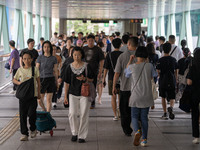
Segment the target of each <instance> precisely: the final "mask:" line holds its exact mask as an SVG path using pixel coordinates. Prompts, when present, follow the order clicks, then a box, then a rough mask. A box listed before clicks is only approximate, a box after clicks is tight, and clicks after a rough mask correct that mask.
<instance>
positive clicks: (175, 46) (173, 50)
mask: <svg viewBox="0 0 200 150" xmlns="http://www.w3.org/2000/svg"><path fill="white" fill-rule="evenodd" d="M176 48H177V46H175V47H174V49H173V51H172V52H171V54H170V56H171V55H172V54H173V53H174V51H175V50H176Z"/></svg>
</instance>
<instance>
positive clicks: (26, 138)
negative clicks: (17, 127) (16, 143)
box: [20, 135, 28, 141]
mask: <svg viewBox="0 0 200 150" xmlns="http://www.w3.org/2000/svg"><path fill="white" fill-rule="evenodd" d="M20 141H28V136H27V135H22V137H21V138H20Z"/></svg>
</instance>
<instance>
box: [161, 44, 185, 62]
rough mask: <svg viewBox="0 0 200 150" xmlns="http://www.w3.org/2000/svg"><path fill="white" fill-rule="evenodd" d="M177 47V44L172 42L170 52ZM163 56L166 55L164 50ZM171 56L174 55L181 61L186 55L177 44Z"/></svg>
mask: <svg viewBox="0 0 200 150" xmlns="http://www.w3.org/2000/svg"><path fill="white" fill-rule="evenodd" d="M175 47H176V45H175V44H172V48H171V51H170V52H169V54H171V53H172V51H173V50H174V48H175ZM163 56H164V52H162V55H161V57H163ZM171 56H172V57H174V58H175V59H176V61H179V59H181V58H183V56H184V55H183V51H182V50H181V48H180V47H178V46H177V47H176V49H175V51H174V52H173V53H172V55H171Z"/></svg>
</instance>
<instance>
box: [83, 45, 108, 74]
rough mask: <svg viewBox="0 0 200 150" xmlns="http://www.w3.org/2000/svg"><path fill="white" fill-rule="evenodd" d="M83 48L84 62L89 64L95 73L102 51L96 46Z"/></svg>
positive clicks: (102, 57)
mask: <svg viewBox="0 0 200 150" xmlns="http://www.w3.org/2000/svg"><path fill="white" fill-rule="evenodd" d="M83 50H84V52H85V60H86V62H87V63H88V64H90V66H91V68H92V70H93V72H94V74H95V75H97V74H98V69H99V62H100V61H101V60H103V59H104V53H103V51H102V50H101V48H99V47H97V46H94V47H93V48H89V47H88V46H85V47H84V48H83Z"/></svg>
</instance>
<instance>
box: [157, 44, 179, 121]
mask: <svg viewBox="0 0 200 150" xmlns="http://www.w3.org/2000/svg"><path fill="white" fill-rule="evenodd" d="M163 51H164V57H162V58H160V59H159V61H158V65H157V66H156V69H157V71H158V74H159V77H160V78H159V95H160V97H162V106H163V111H164V115H163V116H162V119H164V120H167V119H168V116H167V104H166V100H165V98H167V97H168V98H169V99H170V107H168V112H169V118H170V119H174V118H175V116H174V113H173V107H174V102H175V84H176V79H177V69H178V63H177V61H176V59H175V58H174V57H172V56H170V55H169V52H170V51H171V44H170V43H165V44H163Z"/></svg>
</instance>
